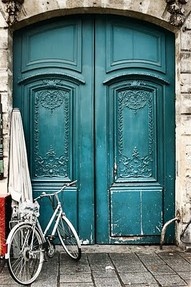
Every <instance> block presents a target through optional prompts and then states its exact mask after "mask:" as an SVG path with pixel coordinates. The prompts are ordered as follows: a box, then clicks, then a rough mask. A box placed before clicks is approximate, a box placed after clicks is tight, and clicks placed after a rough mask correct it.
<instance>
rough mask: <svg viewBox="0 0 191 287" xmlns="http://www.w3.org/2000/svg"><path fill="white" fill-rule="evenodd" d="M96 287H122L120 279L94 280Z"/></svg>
mask: <svg viewBox="0 0 191 287" xmlns="http://www.w3.org/2000/svg"><path fill="white" fill-rule="evenodd" d="M94 282H95V286H96V287H121V286H122V285H121V284H120V282H119V280H118V278H94Z"/></svg>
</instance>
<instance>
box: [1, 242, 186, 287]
mask: <svg viewBox="0 0 191 287" xmlns="http://www.w3.org/2000/svg"><path fill="white" fill-rule="evenodd" d="M0 286H1V287H12V286H14V287H16V286H19V284H17V283H15V282H14V281H13V279H12V278H11V277H10V275H9V271H8V269H7V266H6V263H5V261H4V260H3V259H1V260H0ZM47 286H51V287H128V286H131V287H148V286H150V287H157V286H163V287H171V286H173V287H181V286H189V287H191V253H190V252H185V251H183V250H181V249H179V248H177V247H175V246H171V247H169V246H164V248H163V250H160V249H159V247H158V246H157V247H152V246H144V247H138V246H135V247H129V246H106V247H105V246H92V247H83V248H82V258H81V260H80V261H79V262H75V261H73V260H71V259H70V258H69V257H68V256H67V255H66V254H65V253H63V251H62V250H61V249H60V248H59V249H58V250H57V251H56V254H55V256H54V257H53V258H51V259H49V260H48V262H45V263H44V265H43V269H42V271H41V274H40V276H39V277H38V278H37V280H36V281H35V282H34V283H33V284H32V285H31V287H47Z"/></svg>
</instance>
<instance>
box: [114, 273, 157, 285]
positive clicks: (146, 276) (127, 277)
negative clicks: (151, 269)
mask: <svg viewBox="0 0 191 287" xmlns="http://www.w3.org/2000/svg"><path fill="white" fill-rule="evenodd" d="M119 276H120V278H121V280H122V282H123V283H124V284H129V285H132V284H151V283H157V281H156V280H155V278H154V277H153V276H152V275H151V274H150V273H148V272H147V273H119Z"/></svg>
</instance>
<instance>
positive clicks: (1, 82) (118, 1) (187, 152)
mask: <svg viewBox="0 0 191 287" xmlns="http://www.w3.org/2000/svg"><path fill="white" fill-rule="evenodd" d="M105 8H107V10H104V9H105ZM185 9H186V15H188V16H187V20H186V22H185V24H184V27H183V29H175V28H174V27H173V26H171V25H169V23H168V21H169V18H170V14H169V13H168V12H167V11H166V2H165V0H157V1H153V0H150V1H149V0H142V1H141V0H139V1H138V0H93V1H90V0H83V1H80V0H54V1H49V0H46V1H44V0H33V1H32V5H31V0H25V2H24V5H23V7H22V10H21V12H20V14H19V15H18V20H19V21H18V23H17V24H16V25H15V27H13V28H16V29H17V28H19V27H21V26H25V25H27V24H29V23H33V22H37V21H39V20H43V19H47V18H51V17H54V16H60V15H66V14H72V13H73V14H75V13H104V12H105V11H107V13H115V14H119V15H127V16H133V17H137V18H139V19H145V20H148V21H150V22H154V23H157V24H158V25H161V26H163V27H165V28H167V29H169V30H171V31H174V32H175V34H176V162H177V172H176V210H179V211H180V215H181V223H180V224H178V226H177V235H178V234H180V232H181V230H182V228H183V227H184V226H185V224H186V222H188V220H189V219H190V216H191V140H190V139H191V95H190V94H191V15H189V12H190V11H191V1H188V3H187V4H186V5H185ZM5 18H6V12H5V5H4V4H3V3H2V2H1V1H0V94H1V97H2V104H3V112H4V113H3V120H4V125H3V132H4V166H5V172H4V175H5V177H7V175H8V152H9V151H8V147H9V123H10V111H11V107H12V37H11V31H10V29H8V27H7V24H6V21H5ZM4 192H7V179H5V180H2V181H1V182H0V193H4ZM177 240H178V241H179V239H178V237H177Z"/></svg>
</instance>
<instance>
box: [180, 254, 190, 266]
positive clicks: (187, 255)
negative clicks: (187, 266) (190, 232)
mask: <svg viewBox="0 0 191 287" xmlns="http://www.w3.org/2000/svg"><path fill="white" fill-rule="evenodd" d="M179 255H180V256H181V257H183V258H184V259H185V260H186V261H187V262H189V263H191V252H180V253H179Z"/></svg>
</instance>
